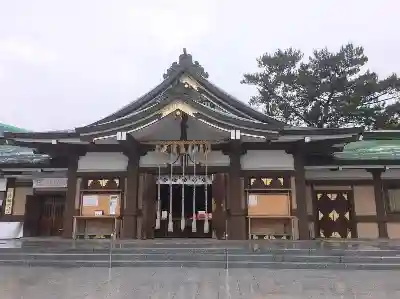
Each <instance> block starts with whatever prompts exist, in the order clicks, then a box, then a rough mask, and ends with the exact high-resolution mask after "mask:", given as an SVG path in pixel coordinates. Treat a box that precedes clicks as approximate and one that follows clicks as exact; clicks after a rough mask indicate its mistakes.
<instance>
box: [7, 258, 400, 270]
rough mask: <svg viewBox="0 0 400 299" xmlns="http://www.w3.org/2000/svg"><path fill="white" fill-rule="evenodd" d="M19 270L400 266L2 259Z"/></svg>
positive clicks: (378, 266)
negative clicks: (58, 268)
mask: <svg viewBox="0 0 400 299" xmlns="http://www.w3.org/2000/svg"><path fill="white" fill-rule="evenodd" d="M1 265H7V266H22V267H63V268H71V267H109V268H110V267H111V268H112V267H155V268H157V267H180V268H181V267H195V268H224V269H231V268H246V269H249V268H265V269H316V270H317V269H332V270H333V269H337V270H345V269H348V270H400V264H387V263H380V264H379V263H378V264H377V263H320V262H317V263H311V262H297V263H295V262H267V261H265V262H254V261H234V262H232V261H231V262H229V261H228V262H226V261H181V260H168V261H162V262H161V261H154V260H146V261H133V260H119V261H111V263H110V261H105V260H86V259H85V260H75V261H65V260H58V259H46V260H31V261H24V260H1V259H0V266H1Z"/></svg>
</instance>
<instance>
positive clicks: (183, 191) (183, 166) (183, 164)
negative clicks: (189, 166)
mask: <svg viewBox="0 0 400 299" xmlns="http://www.w3.org/2000/svg"><path fill="white" fill-rule="evenodd" d="M185 160H186V155H182V209H181V231H184V230H185V226H186V219H185V164H186V161H185Z"/></svg>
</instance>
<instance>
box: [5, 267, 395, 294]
mask: <svg viewBox="0 0 400 299" xmlns="http://www.w3.org/2000/svg"><path fill="white" fill-rule="evenodd" d="M109 278H111V279H109ZM399 281H400V272H393V271H382V272H381V271H370V272H367V271H324V270H279V271H274V270H264V269H251V270H243V269H232V270H229V271H225V270H218V269H194V268H188V269H185V268H181V269H180V268H115V269H111V271H109V270H108V269H106V268H80V269H79V268H70V269H65V268H64V269H52V268H22V267H0V290H1V295H0V298H1V299H20V298H29V299H48V298H49V299H50V298H51V299H64V298H65V299H78V298H79V299H81V298H86V299H92V298H93V299H94V298H96V299H102V298H110V299H122V298H129V299H132V298H134V299H142V298H157V299H172V298H174V299H191V298H207V299H214V298H221V299H225V298H226V299H228V298H231V299H237V298H243V299H245V298H246V299H252V298H255V299H261V298H268V299H273V298H279V299H289V298H290V299H292V298H293V299H294V298H297V299H303V298H318V299H322V298H346V299H347V298H357V299H359V298H363V299H364V298H373V299H385V298H393V299H395V298H400V283H399Z"/></svg>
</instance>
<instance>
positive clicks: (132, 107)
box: [86, 49, 285, 128]
mask: <svg viewBox="0 0 400 299" xmlns="http://www.w3.org/2000/svg"><path fill="white" fill-rule="evenodd" d="M207 78H208V74H207V73H206V72H205V71H204V68H203V67H202V66H201V65H200V64H199V63H198V62H197V61H194V62H193V59H192V55H190V54H188V53H187V52H186V50H185V49H184V51H183V54H181V55H180V56H179V62H174V63H173V64H172V65H171V67H170V68H169V69H168V70H167V72H166V73H165V74H164V80H163V81H162V82H161V83H160V84H159V85H157V86H156V87H155V88H154V89H152V90H151V91H149V92H148V93H146V94H145V95H143V96H142V97H140V98H139V99H137V100H135V101H133V102H131V103H130V104H128V105H127V106H125V107H123V108H122V109H120V110H118V111H117V112H115V113H113V114H111V115H109V116H107V117H105V118H103V119H101V120H99V121H97V122H95V123H93V124H90V125H88V126H86V128H88V127H93V126H97V125H100V124H104V123H108V122H112V121H116V120H118V119H121V118H126V117H127V116H129V115H130V114H132V113H135V112H136V111H138V110H142V109H145V108H147V107H149V106H151V105H152V104H154V103H155V102H157V101H160V100H161V99H162V97H163V95H164V93H165V92H167V91H168V90H169V89H170V88H171V86H173V85H174V84H176V82H177V81H180V80H181V82H185V83H188V84H190V83H191V82H193V83H194V85H195V86H194V87H195V89H196V90H197V91H198V92H199V94H200V95H201V97H202V99H203V101H208V102H209V103H210V104H212V105H215V106H217V107H219V108H222V109H224V110H225V111H226V112H227V113H231V114H233V115H236V116H238V117H242V118H247V119H249V120H255V121H259V122H263V123H268V124H271V125H274V126H280V127H283V126H284V125H285V124H284V123H282V122H280V121H277V120H275V119H274V118H271V117H269V116H267V115H265V114H263V113H261V112H258V111H256V110H254V109H252V108H251V107H250V106H248V105H247V104H245V103H244V102H242V101H240V100H238V99H236V98H234V97H233V96H231V95H229V94H228V93H226V92H224V91H223V90H221V89H220V88H218V87H217V86H215V85H214V84H212V83H211V82H210V81H208V80H207ZM190 81H191V82H190Z"/></svg>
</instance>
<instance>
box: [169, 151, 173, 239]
mask: <svg viewBox="0 0 400 299" xmlns="http://www.w3.org/2000/svg"><path fill="white" fill-rule="evenodd" d="M173 163H174V161H173V153H172V147H171V173H170V175H171V180H170V183H169V215H168V232H173V231H174V224H173V222H172V175H173Z"/></svg>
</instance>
